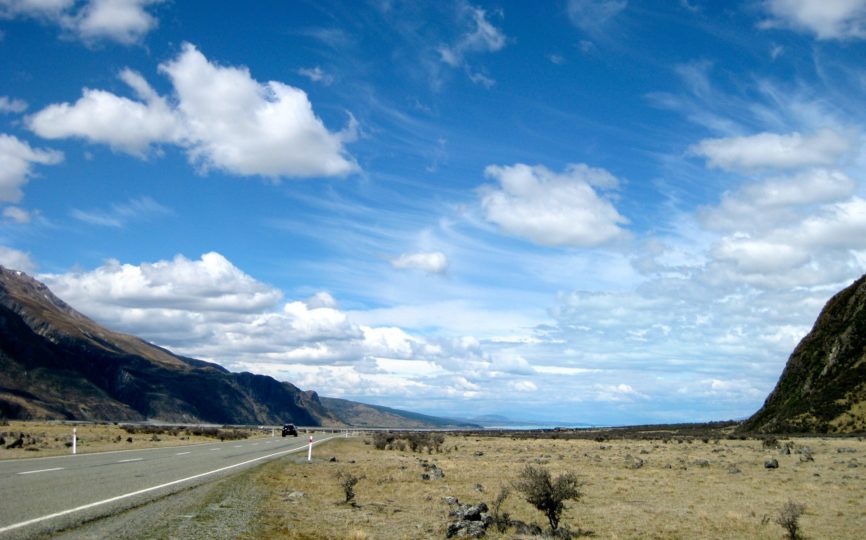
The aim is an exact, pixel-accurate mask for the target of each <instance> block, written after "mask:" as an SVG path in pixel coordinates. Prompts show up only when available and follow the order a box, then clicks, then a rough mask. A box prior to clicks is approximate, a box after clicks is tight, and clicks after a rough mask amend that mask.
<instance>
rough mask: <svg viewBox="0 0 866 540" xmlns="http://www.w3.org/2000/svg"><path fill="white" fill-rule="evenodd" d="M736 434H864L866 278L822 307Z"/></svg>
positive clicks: (865, 423)
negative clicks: (758, 406) (766, 394)
mask: <svg viewBox="0 0 866 540" xmlns="http://www.w3.org/2000/svg"><path fill="white" fill-rule="evenodd" d="M740 429H741V430H743V431H758V432H818V433H851V432H860V431H866V276H863V277H861V278H860V279H858V280H857V281H856V282H854V283H853V284H852V285H851V286H849V287H848V288H846V289H845V290H843V291H841V292H839V293H838V294H836V295H835V296H834V297H833V298H831V299H830V301H829V302H827V305H826V306H824V309H823V311H821V314H820V315H819V316H818V320H817V321H816V322H815V326H814V327H813V328H812V331H811V332H809V334H808V335H807V336H806V337H804V338H803V340H802V341H801V342H800V344H799V345H797V348H796V349H794V352H793V354H791V357H790V358H789V359H788V363H787V365H786V366H785V370H784V371H783V372H782V376H781V377H780V378H779V382H778V383H777V384H776V388H775V389H774V390H773V392H772V393H771V394H770V395H769V397H767V400H766V401H765V402H764V406H763V407H761V409H760V410H759V411H758V412H756V413H755V414H754V416H752V417H751V418H749V419H748V420H746V421H745V422H744V423H743V425H742V426H741V428H740Z"/></svg>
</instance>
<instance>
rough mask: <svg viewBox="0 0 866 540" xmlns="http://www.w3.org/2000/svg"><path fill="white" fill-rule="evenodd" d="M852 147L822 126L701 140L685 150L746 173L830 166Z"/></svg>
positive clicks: (731, 169)
mask: <svg viewBox="0 0 866 540" xmlns="http://www.w3.org/2000/svg"><path fill="white" fill-rule="evenodd" d="M854 147H855V142H854V141H852V140H851V138H850V137H845V136H842V135H841V134H839V133H837V132H835V131H832V130H829V129H823V130H820V131H817V132H815V133H814V134H812V135H802V134H800V133H796V132H794V133H791V134H788V135H780V134H777V133H759V134H757V135H750V136H746V137H728V138H721V139H704V140H703V141H701V142H700V143H698V144H696V145H694V146H692V147H691V148H690V149H689V151H690V152H691V153H693V154H696V155H699V156H703V157H705V158H707V159H708V161H709V164H710V166H712V167H718V168H721V169H725V170H729V171H747V172H748V171H754V170H761V169H796V168H801V167H807V166H827V165H833V164H835V163H836V162H837V161H839V160H840V159H841V158H842V157H844V156H845V155H846V154H848V153H850V152H851V151H852V150H853V149H854Z"/></svg>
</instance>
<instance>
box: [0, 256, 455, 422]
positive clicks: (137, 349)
mask: <svg viewBox="0 0 866 540" xmlns="http://www.w3.org/2000/svg"><path fill="white" fill-rule="evenodd" d="M338 401H342V400H336V401H333V402H332V404H334V403H336V402H338ZM350 404H351V406H350ZM349 411H354V412H352V413H351V414H350V413H349ZM397 412H399V413H400V414H394V413H397ZM365 415H366V417H367V418H373V417H375V418H378V419H380V421H382V422H383V423H385V425H386V426H387V427H439V425H440V424H439V423H438V420H439V419H433V418H432V417H422V416H421V415H415V417H412V415H411V413H403V412H402V411H393V413H391V412H388V410H387V409H384V408H381V407H373V406H369V405H364V404H359V403H358V404H353V403H352V402H346V403H345V404H342V403H340V404H339V406H335V408H334V410H333V411H332V410H330V409H329V408H328V407H327V406H326V405H325V404H323V401H322V399H320V398H319V396H318V394H316V392H312V391H307V392H304V391H302V390H300V389H299V388H297V387H296V386H294V385H292V384H291V383H288V382H280V381H277V380H275V379H273V378H271V377H268V376H265V375H255V374H252V373H232V372H230V371H228V370H226V369H225V368H223V367H221V366H219V365H217V364H213V363H210V362H205V361H202V360H196V359H193V358H186V357H183V356H179V355H176V354H173V353H172V352H170V351H168V350H166V349H163V348H161V347H157V346H155V345H153V344H151V343H148V342H146V341H144V340H142V339H139V338H137V337H134V336H130V335H127V334H121V333H118V332H113V331H111V330H108V329H106V328H104V327H102V326H100V325H98V324H97V323H95V322H94V321H92V320H90V319H89V318H87V317H85V316H84V315H82V314H81V313H79V312H77V311H75V310H74V309H73V308H72V307H70V306H69V305H67V304H66V303H65V302H63V301H62V300H61V299H59V298H57V297H56V296H55V295H54V294H53V293H52V292H51V291H50V290H49V289H48V287H46V286H45V285H44V284H42V283H40V282H39V281H36V280H35V279H33V278H31V277H29V276H27V275H26V274H24V273H22V272H17V271H13V270H8V269H6V268H3V267H2V266H0V418H19V419H36V418H40V419H42V418H44V419H67V420H73V419H74V420H111V421H146V420H160V421H166V422H206V423H214V424H281V423H284V422H294V423H295V424H299V425H306V426H318V425H327V426H348V425H353V421H354V420H355V419H357V418H363V417H365ZM421 418H425V419H426V420H421ZM434 420H436V421H434ZM365 425H366V424H365Z"/></svg>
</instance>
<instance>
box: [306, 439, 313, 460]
mask: <svg viewBox="0 0 866 540" xmlns="http://www.w3.org/2000/svg"><path fill="white" fill-rule="evenodd" d="M312 460H313V436H312V435H310V447H309V448H308V449H307V461H312Z"/></svg>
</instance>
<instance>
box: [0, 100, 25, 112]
mask: <svg viewBox="0 0 866 540" xmlns="http://www.w3.org/2000/svg"><path fill="white" fill-rule="evenodd" d="M26 110H27V102H26V101H23V100H20V99H14V98H9V97H7V96H0V114H3V113H16V114H17V113H22V112H24V111H26Z"/></svg>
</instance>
